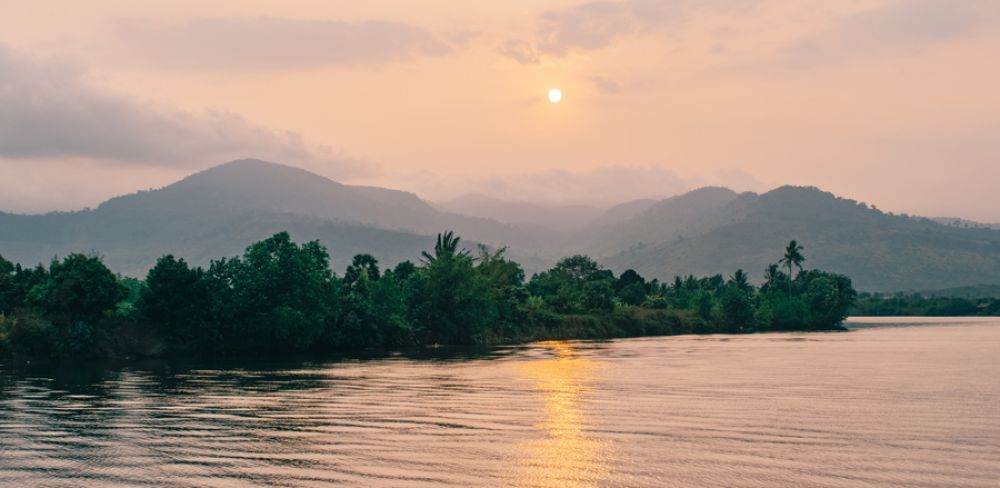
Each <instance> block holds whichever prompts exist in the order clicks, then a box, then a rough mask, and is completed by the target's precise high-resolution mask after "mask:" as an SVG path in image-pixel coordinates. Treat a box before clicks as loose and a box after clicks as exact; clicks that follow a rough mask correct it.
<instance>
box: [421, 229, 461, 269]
mask: <svg viewBox="0 0 1000 488" xmlns="http://www.w3.org/2000/svg"><path fill="white" fill-rule="evenodd" d="M461 240H462V238H461V237H458V236H456V235H455V233H454V232H452V231H450V230H449V231H447V232H445V233H443V234H438V235H437V243H436V244H434V254H433V255H431V254H430V253H428V252H427V251H423V252H421V253H420V254H421V255H422V256H423V258H422V261H423V262H424V264H425V265H431V264H434V263H435V262H437V261H438V260H441V259H446V258H453V257H466V256H468V255H469V251H468V250H465V249H463V250H462V251H461V252H458V243H459V241H461Z"/></svg>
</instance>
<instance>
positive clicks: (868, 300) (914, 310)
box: [851, 293, 1000, 317]
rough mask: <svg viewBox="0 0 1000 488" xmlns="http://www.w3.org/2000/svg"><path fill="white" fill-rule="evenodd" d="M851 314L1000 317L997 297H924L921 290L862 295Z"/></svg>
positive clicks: (999, 301)
mask: <svg viewBox="0 0 1000 488" xmlns="http://www.w3.org/2000/svg"><path fill="white" fill-rule="evenodd" d="M851 314H852V315H863V316H925V317H963V316H992V317H996V316H1000V298H997V297H983V296H974V297H970V296H967V297H955V296H927V295H924V294H920V293H912V294H908V295H907V294H902V293H900V294H896V295H891V296H884V295H880V294H862V295H861V297H860V298H859V299H858V300H857V301H856V302H855V304H854V306H853V307H852V308H851Z"/></svg>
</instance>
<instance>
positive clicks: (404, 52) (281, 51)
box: [113, 17, 475, 71]
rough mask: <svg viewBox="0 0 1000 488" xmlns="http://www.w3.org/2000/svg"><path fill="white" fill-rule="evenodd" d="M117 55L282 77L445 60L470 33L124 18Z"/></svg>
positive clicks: (388, 25)
mask: <svg viewBox="0 0 1000 488" xmlns="http://www.w3.org/2000/svg"><path fill="white" fill-rule="evenodd" d="M113 33H114V34H115V36H116V39H117V41H118V42H117V43H116V44H118V46H119V48H120V49H122V50H123V51H124V54H125V55H126V56H128V57H130V58H131V59H133V60H136V61H140V62H143V63H147V64H151V65H154V66H156V67H161V68H168V69H182V70H186V69H190V70H209V71H212V70H229V71H257V70H286V69H304V68H316V67H328V66H358V65H374V64H382V63H389V62H395V61H403V60H407V59H410V58H414V57H419V56H444V55H447V54H449V53H451V52H452V51H453V49H454V46H461V45H463V44H464V43H465V42H466V41H467V40H468V39H469V38H471V37H472V36H474V35H475V33H474V32H470V31H461V32H459V33H458V34H456V35H451V36H443V37H442V36H437V35H435V34H433V33H431V32H429V31H427V30H426V29H423V28H421V27H418V26H414V25H409V24H401V23H396V22H384V21H366V22H341V21H333V20H295V19H284V18H273V17H261V18H252V19H196V20H190V21H185V22H178V23H172V24H171V23H162V22H157V21H150V20H145V19H122V20H119V21H118V22H117V23H116V25H115V26H114V29H113Z"/></svg>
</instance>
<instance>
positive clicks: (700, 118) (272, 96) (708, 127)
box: [0, 0, 1000, 221]
mask: <svg viewBox="0 0 1000 488" xmlns="http://www.w3.org/2000/svg"><path fill="white" fill-rule="evenodd" d="M205 3H211V5H208V6H206V5H205ZM0 12H2V15H0V178H2V181H4V185H3V188H4V191H3V192H0V209H3V210H15V211H44V210H52V209H72V208H79V207H82V206H85V205H94V204H96V203H98V202H100V201H101V200H103V199H105V198H107V197H110V196H112V195H115V194H119V193H124V192H131V191H135V190H137V189H145V188H149V187H155V186H161V185H163V184H166V183H169V182H171V181H173V180H175V179H177V178H180V177H182V176H183V175H186V174H189V173H191V172H193V171H196V170H198V169H202V168H205V167H208V166H211V165H214V164H218V163H221V162H224V161H226V160H229V159H235V158H238V157H261V158H265V159H271V160H275V161H279V162H284V163H286V164H291V165H296V166H301V167H304V168H307V169H310V170H314V171H317V172H319V173H321V174H324V175H326V176H329V177H332V178H334V179H337V180H340V181H345V182H355V183H365V184H376V185H383V186H389V187H393V188H401V189H407V190H411V191H415V192H416V193H418V194H419V195H421V196H423V197H425V198H428V199H431V200H444V199H447V198H450V197H454V196H458V195H460V194H462V193H469V192H483V193H487V194H491V195H494V196H500V197H505V198H513V199H529V200H546V201H553V202H557V201H566V202H578V201H590V202H596V203H609V202H614V201H621V200H626V199H629V198H638V197H648V196H667V195H671V194H675V193H677V192H679V191H683V190H685V189H690V188H693V187H695V186H699V185H704V184H723V185H727V186H731V187H733V188H734V189H737V190H765V189H769V188H771V187H774V186H777V185H781V184H786V183H789V184H806V185H815V186H819V187H821V188H823V189H825V190H829V191H832V192H834V193H837V194H839V195H843V196H847V197H851V198H856V199H860V200H864V201H867V202H871V203H874V204H876V205H878V206H879V207H880V208H883V209H886V210H893V211H897V212H910V213H917V214H924V215H932V216H938V215H948V216H962V217H967V218H974V219H979V220H989V221H1000V194H998V192H997V189H996V188H997V186H998V182H1000V90H998V89H997V86H1000V2H995V1H992V0H844V1H837V2H829V1H825V0H823V1H820V0H817V1H790V0H788V1H777V0H701V1H694V0H664V1H653V0H622V1H598V2H574V1H522V0H515V1H511V0H507V1H503V2H485V1H482V2H461V1H443V0H435V1H422V2H412V1H402V0H400V1H368V2H355V1H350V2H348V1H330V0H312V1H307V0H285V1H280V2H278V1H274V2H263V1H246V0H242V1H230V0H225V1H214V2H203V1H188V0H183V1H171V2H134V1H111V0H92V1H89V2H68V1H67V2H54V1H36V2H22V1H11V0H0ZM551 87H558V88H560V89H562V91H563V93H564V99H563V101H562V102H561V103H559V104H557V105H553V104H550V103H548V102H547V100H546V98H545V97H546V93H547V91H548V89H549V88H551Z"/></svg>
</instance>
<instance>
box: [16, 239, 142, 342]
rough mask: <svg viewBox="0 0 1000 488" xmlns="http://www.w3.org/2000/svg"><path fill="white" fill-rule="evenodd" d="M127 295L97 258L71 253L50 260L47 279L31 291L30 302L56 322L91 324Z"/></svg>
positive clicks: (115, 278) (116, 279)
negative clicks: (58, 258) (59, 259)
mask: <svg viewBox="0 0 1000 488" xmlns="http://www.w3.org/2000/svg"><path fill="white" fill-rule="evenodd" d="M126 293H127V291H126V290H125V287H124V286H122V285H121V284H120V283H119V282H118V278H117V277H116V276H115V275H114V274H113V273H112V272H111V270H109V269H108V268H107V266H105V265H104V262H103V261H102V260H101V258H100V257H98V256H93V255H84V254H70V255H69V256H66V257H65V258H64V259H63V260H62V261H58V260H52V264H51V265H50V266H49V272H48V276H47V279H46V280H45V281H44V282H42V283H41V284H38V285H35V286H34V287H33V288H32V289H31V291H30V292H29V300H30V301H31V302H32V304H34V305H36V306H38V307H39V308H41V309H42V310H44V311H45V312H46V313H47V314H49V316H50V317H52V318H53V319H54V321H55V322H57V323H60V324H64V325H68V324H70V323H76V322H83V323H86V324H88V325H94V324H95V323H96V322H98V321H99V320H100V318H101V317H102V315H103V314H104V313H105V312H107V311H110V310H113V309H114V308H115V306H116V305H117V304H118V302H119V301H120V300H121V299H123V298H124V297H125V295H126Z"/></svg>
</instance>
